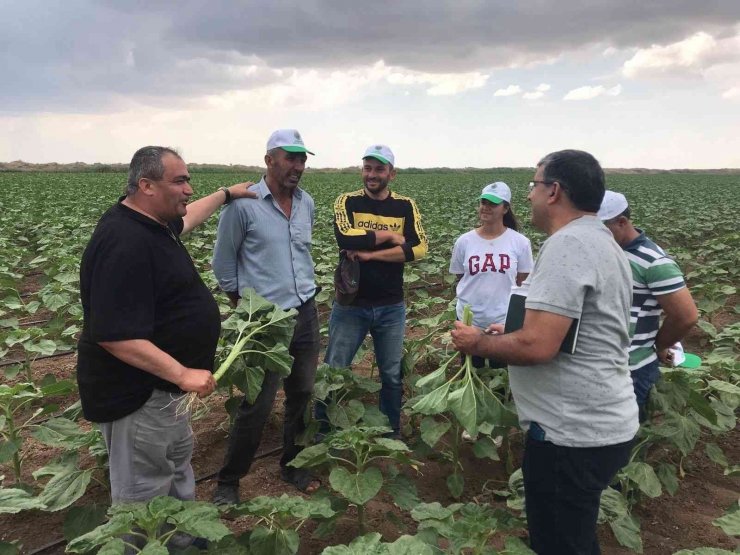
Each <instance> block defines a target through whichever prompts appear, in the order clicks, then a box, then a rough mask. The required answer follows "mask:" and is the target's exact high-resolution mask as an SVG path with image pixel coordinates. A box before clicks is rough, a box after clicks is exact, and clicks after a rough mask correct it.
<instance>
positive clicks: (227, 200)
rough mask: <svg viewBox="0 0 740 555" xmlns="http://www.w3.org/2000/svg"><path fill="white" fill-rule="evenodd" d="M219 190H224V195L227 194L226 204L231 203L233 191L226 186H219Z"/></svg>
mask: <svg viewBox="0 0 740 555" xmlns="http://www.w3.org/2000/svg"><path fill="white" fill-rule="evenodd" d="M218 190H219V191H223V192H224V195H226V198H225V199H224V204H229V203H230V202H231V192H230V191H229V190H228V189H227V188H226V187H219V188H218Z"/></svg>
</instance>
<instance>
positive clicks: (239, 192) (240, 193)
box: [228, 181, 257, 199]
mask: <svg viewBox="0 0 740 555" xmlns="http://www.w3.org/2000/svg"><path fill="white" fill-rule="evenodd" d="M252 185H254V183H253V182H252V181H246V182H244V183H237V184H236V185H232V186H231V187H229V188H228V189H229V193H230V194H231V198H232V199H237V198H257V193H255V192H254V191H250V190H249V188H250V187H251V186H252Z"/></svg>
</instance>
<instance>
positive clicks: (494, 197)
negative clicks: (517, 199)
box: [480, 181, 511, 204]
mask: <svg viewBox="0 0 740 555" xmlns="http://www.w3.org/2000/svg"><path fill="white" fill-rule="evenodd" d="M480 198H482V199H486V200H488V201H490V202H492V203H493V204H501V203H502V202H508V203H509V204H511V189H509V186H508V185H507V184H506V183H504V182H503V181H496V182H495V183H490V184H489V185H486V186H485V187H483V192H482V193H481V194H480Z"/></svg>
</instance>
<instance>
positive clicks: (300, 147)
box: [267, 129, 313, 154]
mask: <svg viewBox="0 0 740 555" xmlns="http://www.w3.org/2000/svg"><path fill="white" fill-rule="evenodd" d="M273 148H282V149H283V150H285V151H287V152H308V153H309V154H313V152H311V151H310V150H308V149H307V148H306V145H304V144H303V139H302V138H301V134H300V133H299V132H298V130H297V129H278V130H277V131H274V132H273V133H272V135H270V138H269V139H267V151H268V152H269V151H271V150H272V149H273Z"/></svg>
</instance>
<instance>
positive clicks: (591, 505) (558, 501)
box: [522, 425, 632, 555]
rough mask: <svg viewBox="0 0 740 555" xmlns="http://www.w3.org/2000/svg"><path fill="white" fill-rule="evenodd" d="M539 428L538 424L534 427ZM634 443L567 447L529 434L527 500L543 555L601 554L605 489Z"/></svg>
mask: <svg viewBox="0 0 740 555" xmlns="http://www.w3.org/2000/svg"><path fill="white" fill-rule="evenodd" d="M535 426H536V425H535ZM631 449H632V441H627V442H624V443H618V444H616V445H608V446H605V447H562V446H559V445H555V444H554V443H551V442H549V441H540V440H537V439H534V438H533V437H532V434H531V433H528V434H527V440H526V444H525V447H524V461H523V463H522V472H523V474H524V499H525V509H526V512H527V527H528V528H529V542H530V545H531V547H532V549H533V550H534V551H535V552H536V553H537V554H538V555H598V554H599V553H601V551H600V550H599V541H598V539H597V537H596V519H597V517H598V516H599V502H600V500H601V492H602V491H603V490H605V489H606V488H607V487H608V486H609V483H610V482H611V481H612V479H613V478H614V476H615V475H616V473H617V472H618V471H619V469H620V468H622V467H623V466H624V465H625V464H627V461H628V460H629V455H630V451H631Z"/></svg>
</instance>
